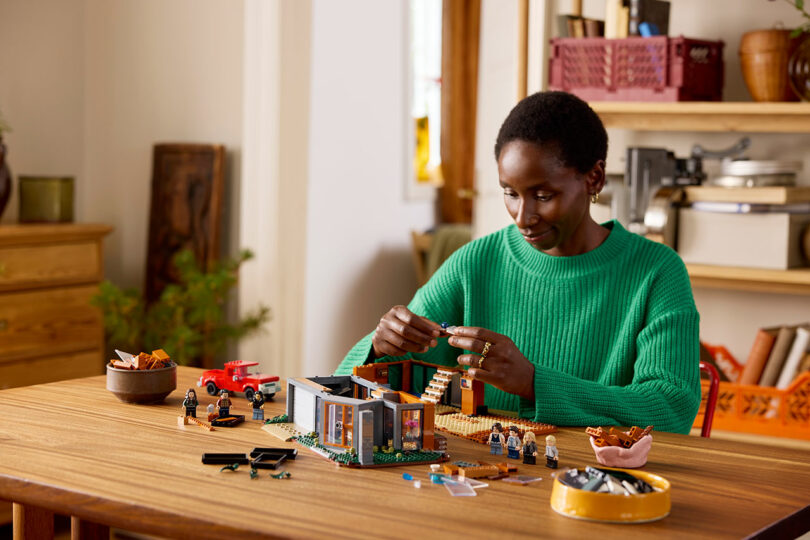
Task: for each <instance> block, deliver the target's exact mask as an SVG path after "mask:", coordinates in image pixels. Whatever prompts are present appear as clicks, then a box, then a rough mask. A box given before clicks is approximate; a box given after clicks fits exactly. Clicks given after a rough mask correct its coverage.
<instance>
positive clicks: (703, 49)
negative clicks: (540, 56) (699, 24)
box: [549, 36, 723, 101]
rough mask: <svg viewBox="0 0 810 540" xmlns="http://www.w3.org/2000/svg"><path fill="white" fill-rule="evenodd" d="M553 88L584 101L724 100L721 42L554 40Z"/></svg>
mask: <svg viewBox="0 0 810 540" xmlns="http://www.w3.org/2000/svg"><path fill="white" fill-rule="evenodd" d="M549 87H550V88H551V89H552V90H564V91H566V92H570V93H572V94H576V95H577V96H579V97H581V98H582V99H584V100H586V101H720V100H721V99H722V97H723V42H722V41H704V40H699V39H689V38H685V37H683V36H680V37H676V38H670V37H666V36H657V37H648V38H645V37H631V38H623V39H605V38H598V37H597V38H559V39H552V40H551V57H550V58H549Z"/></svg>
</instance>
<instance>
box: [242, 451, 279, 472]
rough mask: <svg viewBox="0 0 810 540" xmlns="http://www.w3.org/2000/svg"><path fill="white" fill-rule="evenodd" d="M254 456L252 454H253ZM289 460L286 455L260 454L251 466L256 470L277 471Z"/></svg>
mask: <svg viewBox="0 0 810 540" xmlns="http://www.w3.org/2000/svg"><path fill="white" fill-rule="evenodd" d="M251 456H252V454H251ZM286 460H287V456H286V455H285V454H281V453H279V454H259V455H257V456H256V457H255V459H253V460H251V462H250V466H251V467H253V468H254V469H274V470H275V469H277V468H278V467H279V465H281V464H282V463H284V462H285V461H286Z"/></svg>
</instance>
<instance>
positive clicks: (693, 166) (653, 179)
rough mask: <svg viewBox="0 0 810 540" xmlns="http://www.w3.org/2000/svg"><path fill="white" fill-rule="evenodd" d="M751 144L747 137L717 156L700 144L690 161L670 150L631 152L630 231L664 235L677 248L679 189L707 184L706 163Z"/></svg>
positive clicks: (628, 176)
mask: <svg viewBox="0 0 810 540" xmlns="http://www.w3.org/2000/svg"><path fill="white" fill-rule="evenodd" d="M750 144H751V140H750V139H749V138H748V137H744V138H742V139H740V140H739V141H738V142H737V143H735V144H734V146H732V147H731V148H728V149H726V150H720V151H717V152H713V151H709V150H705V149H704V148H703V147H702V146H700V145H697V144H696V145H695V146H693V147H692V151H691V153H690V155H689V157H687V158H677V157H675V154H674V152H672V151H670V150H667V149H666V148H643V147H630V148H628V149H627V166H626V172H625V182H626V184H627V190H628V192H629V199H630V200H629V216H628V217H629V220H630V229H631V230H632V231H633V232H637V233H640V234H647V233H653V234H660V235H662V236H663V240H664V242H665V243H667V244H669V245H671V246H672V247H675V246H674V243H675V242H674V231H675V227H674V219H672V218H673V206H674V205H675V204H676V203H677V202H678V201H679V200H680V197H681V194H682V191H681V190H680V189H679V188H680V187H683V186H695V185H700V184H701V183H703V181H704V180H705V179H706V174H705V173H704V172H703V160H704V159H707V158H708V159H721V158H726V157H733V156H737V155H739V154H741V153H742V152H743V151H744V150H745V149H746V148H748V146H749V145H750Z"/></svg>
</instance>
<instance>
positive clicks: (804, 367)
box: [794, 351, 810, 380]
mask: <svg viewBox="0 0 810 540" xmlns="http://www.w3.org/2000/svg"><path fill="white" fill-rule="evenodd" d="M806 371H810V351H808V352H806V353H804V358H803V359H802V361H801V362H800V363H799V369H798V370H797V372H796V377H798V376H799V375H801V374H802V373H804V372H806ZM794 380H795V379H794Z"/></svg>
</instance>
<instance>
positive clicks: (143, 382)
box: [107, 349, 177, 403]
mask: <svg viewBox="0 0 810 540" xmlns="http://www.w3.org/2000/svg"><path fill="white" fill-rule="evenodd" d="M116 352H117V353H118V355H119V356H120V360H110V363H109V364H107V390H109V391H110V392H112V393H113V394H114V395H115V397H117V398H118V399H120V400H121V401H123V402H125V403H161V402H162V401H163V400H165V399H166V396H168V395H169V394H171V393H172V392H173V391H174V389H175V388H177V364H175V363H174V362H172V360H171V359H170V358H169V355H168V354H166V352H165V351H163V350H162V349H158V350H156V351H152V354H147V353H141V354H139V355H137V356H135V355H132V354H129V353H124V352H121V351H116Z"/></svg>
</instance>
